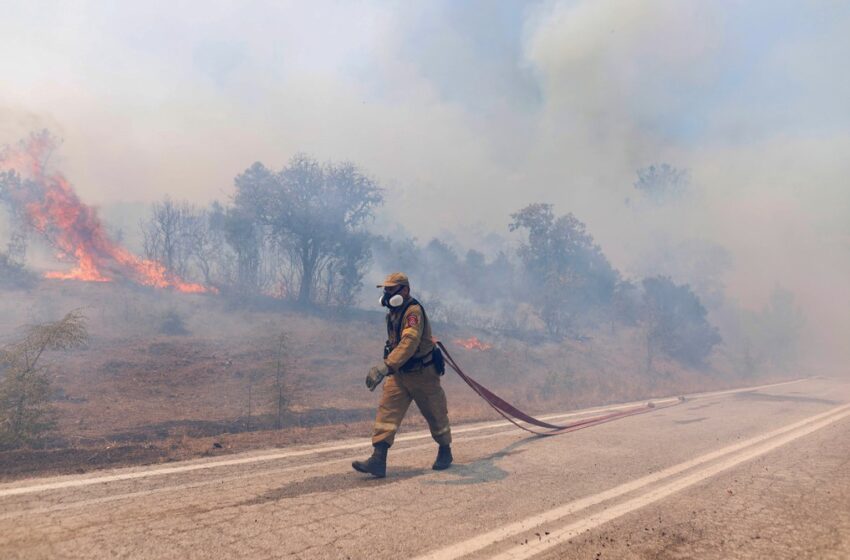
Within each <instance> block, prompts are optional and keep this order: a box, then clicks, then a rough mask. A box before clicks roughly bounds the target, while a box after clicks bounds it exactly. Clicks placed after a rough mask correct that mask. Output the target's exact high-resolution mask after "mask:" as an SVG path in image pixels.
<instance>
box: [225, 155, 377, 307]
mask: <svg viewBox="0 0 850 560" xmlns="http://www.w3.org/2000/svg"><path fill="white" fill-rule="evenodd" d="M235 184H236V196H235V198H234V203H235V205H236V207H237V208H238V209H242V210H244V211H245V212H246V213H247V214H249V215H251V216H252V217H253V218H254V219H255V220H256V221H257V223H258V224H260V225H262V226H265V227H267V228H268V229H269V231H270V234H271V235H272V236H273V237H274V239H275V242H276V243H277V244H278V245H279V246H280V247H284V248H286V250H287V251H288V253H289V255H290V260H291V262H292V263H293V264H294V266H295V267H296V268H297V270H298V275H299V277H300V284H299V289H298V301H299V302H300V303H302V304H309V303H313V302H314V299H315V296H316V293H317V288H319V287H320V286H322V285H324V286H325V292H324V294H327V293H328V292H333V293H334V294H335V295H334V296H333V297H334V298H335V299H338V300H350V299H351V298H350V292H351V290H352V289H354V288H356V287H357V286H358V285H359V281H360V278H362V275H363V273H364V269H365V264H366V262H368V257H369V250H370V244H369V243H366V242H364V241H363V236H364V235H365V231H364V225H365V224H366V222H367V221H368V220H370V219H371V218H372V217H373V215H374V211H375V209H376V208H377V207H378V206H380V205H381V204H382V203H383V194H382V191H381V189H380V188H379V187H378V186H377V184H376V183H375V182H374V181H373V180H372V179H370V178H369V177H367V176H366V175H365V174H364V173H363V172H362V171H361V170H360V169H358V168H357V167H356V166H355V165H354V164H351V163H340V164H335V163H326V164H320V163H319V162H317V161H316V160H314V159H311V158H309V157H307V156H306V155H297V156H295V157H294V158H292V160H290V162H289V164H287V165H286V166H285V167H284V168H283V169H281V170H280V171H277V172H274V171H272V170H270V169H268V168H266V167H265V166H264V165H263V164H261V163H259V162H258V163H255V164H254V165H252V166H251V167H250V168H248V169H247V170H246V171H245V172H244V173H242V174H241V175H239V176H238V177H237V178H236V181H235ZM320 293H321V292H320Z"/></svg>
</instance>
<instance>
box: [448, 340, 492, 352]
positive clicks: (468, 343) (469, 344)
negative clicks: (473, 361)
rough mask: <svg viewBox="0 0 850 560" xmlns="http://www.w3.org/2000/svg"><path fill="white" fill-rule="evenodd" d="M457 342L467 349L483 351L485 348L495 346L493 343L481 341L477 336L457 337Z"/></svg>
mask: <svg viewBox="0 0 850 560" xmlns="http://www.w3.org/2000/svg"><path fill="white" fill-rule="evenodd" d="M455 344H457V345H459V346H462V347H464V348H466V349H467V350H480V351H482V352H483V351H485V350H489V349H490V348H492V347H493V345H492V344H489V343H487V342H481V341H480V340H478V337H477V336H473V337H470V338H467V339H462V338H456V339H455Z"/></svg>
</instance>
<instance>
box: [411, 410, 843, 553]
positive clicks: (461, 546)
mask: <svg viewBox="0 0 850 560" xmlns="http://www.w3.org/2000/svg"><path fill="white" fill-rule="evenodd" d="M847 409H850V405H842V406H839V407H836V408H833V409H832V410H829V411H827V412H823V413H821V414H817V415H815V416H810V417H809V418H805V419H803V420H800V421H799V422H795V423H793V424H789V425H787V426H784V427H782V428H779V429H776V430H773V431H770V432H768V433H766V434H762V435H759V436H756V437H753V438H750V439H748V440H745V441H742V442H740V443H736V444H733V445H729V446H727V447H724V448H722V449H719V450H717V451H712V452H710V453H707V454H705V455H702V456H700V457H697V458H695V459H690V460H688V461H685V462H683V463H680V464H678V465H674V466H672V467H668V468H666V469H664V470H661V471H659V472H657V473H654V474H650V475H647V476H644V477H641V478H638V479H636V480H633V481H631V482H626V483H624V484H621V485H619V486H615V487H614V488H611V489H609V490H606V491H604V492H600V493H599V494H595V495H592V496H587V497H585V498H581V499H578V500H575V501H572V502H569V503H567V504H564V505H562V506H559V507H557V508H554V509H551V510H549V511H546V512H543V513H540V514H537V515H534V516H531V517H529V518H527V519H523V520H521V521H517V522H514V523H510V524H508V525H504V526H502V527H499V528H497V529H494V530H492V531H488V532H487V533H484V534H481V535H478V536H476V537H473V538H471V539H467V540H465V541H461V542H459V543H455V544H453V545H450V546H447V547H445V548H442V549H438V550H434V551H432V552H429V553H427V554H425V555H422V556H419V557H417V558H416V559H415V560H426V559H427V560H450V559H455V558H460V557H462V556H466V555H467V554H471V553H473V552H476V551H478V550H481V549H483V548H486V547H487V546H490V545H491V544H493V543H495V542H498V541H501V540H504V539H506V538H508V537H512V536H515V535H517V534H520V533H524V532H526V531H528V530H529V529H532V528H534V527H537V526H539V525H543V524H546V523H552V522H554V521H558V520H559V519H562V518H564V517H566V516H569V515H572V514H574V513H577V512H579V511H581V510H584V509H586V508H588V507H591V506H594V505H596V504H600V503H602V502H605V501H607V500H611V499H613V498H617V497H620V496H623V495H625V494H627V493H629V492H633V491H635V490H639V489H641V488H644V487H646V486H648V485H650V484H653V483H655V482H659V481H661V480H663V479H665V478H669V477H671V476H674V475H677V474H680V473H682V472H684V471H686V470H688V469H692V468H694V467H697V466H700V465H703V464H705V463H708V462H710V461H714V460H716V459H719V458H721V457H724V456H726V455H729V454H730V453H736V452H738V451H741V450H744V449H746V448H748V447H751V446H754V445H758V444H760V443H762V442H763V441H765V440H768V439H771V438H774V437H777V436H780V435H783V434H787V433H788V432H791V431H793V430H796V429H798V428H801V427H803V426H806V425H808V424H810V423H812V422H817V421H819V420H822V419H824V418H827V417H830V416H832V415H835V414H839V413H841V412H842V411H847ZM848 413H850V411H848Z"/></svg>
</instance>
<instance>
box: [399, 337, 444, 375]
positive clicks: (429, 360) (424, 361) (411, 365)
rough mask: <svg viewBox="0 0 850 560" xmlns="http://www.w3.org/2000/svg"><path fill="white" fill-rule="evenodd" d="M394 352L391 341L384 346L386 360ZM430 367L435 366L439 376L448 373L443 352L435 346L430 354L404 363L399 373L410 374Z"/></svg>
mask: <svg viewBox="0 0 850 560" xmlns="http://www.w3.org/2000/svg"><path fill="white" fill-rule="evenodd" d="M392 351H393V348H392V346H391V345H390V343H389V341H387V343H386V344H385V345H384V359H387V356H389V355H390V352H392ZM430 365H433V366H434V367H435V368H436V370H437V375H443V374H444V373H446V359H445V357H444V356H443V352H442V351H441V350H440V349H439V348H438V347H436V346H434V349H433V350H431V353H430V354H426V355H425V356H419V357H416V356H414V357H412V358H410V359H409V360H407V361H406V362H404V365H403V366H401V367H400V368H399V371H401V372H404V373H410V372H412V371H416V370H420V369H424V368H426V367H428V366H430Z"/></svg>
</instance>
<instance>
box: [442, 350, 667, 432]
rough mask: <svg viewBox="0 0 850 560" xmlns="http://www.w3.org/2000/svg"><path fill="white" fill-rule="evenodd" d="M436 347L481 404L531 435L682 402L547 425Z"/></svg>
mask: <svg viewBox="0 0 850 560" xmlns="http://www.w3.org/2000/svg"><path fill="white" fill-rule="evenodd" d="M435 342H436V343H437V346H438V347H439V348H440V350H442V352H443V356H444V357H445V360H446V364H448V365H449V367H451V368H452V369H453V370H454V372H455V373H457V374H458V376H460V378H461V379H463V380H464V381H465V382H466V384H467V385H469V386H470V388H472V390H473V391H475V392H476V393H477V394H478V396H479V397H481V398H482V399H484V402H486V403H487V404H489V405H490V406H491V407H492V408H493V409H494V410H495V411H496V412H498V413H499V414H500V415H501V416H502V417H503V418H504V419H505V420H507V421H508V422H510V423H511V424H513V425H514V426H516V427H517V428H520V429H522V430H525V431H527V432H531V433H532V434H537V435H539V436H556V435H560V434H565V433H567V432H574V431H576V430H581V429H583V428H589V427H591V426H598V425H599V424H604V423H606V422H611V421H613V420H618V419H620V418H625V417H627V416H636V415H638V414H646V413H647V412H652V411H654V410H659V409H662V408H669V407H671V406H675V405H677V404H679V403H680V402H682V400H683V399H681V398H680V399H679V400H678V401H673V402H671V403H669V404H663V405H657V404H655V403H652V402H648V403H647V404H645V405H640V406H635V407H632V408H627V409H624V410H619V411H617V412H610V413H608V414H602V415H599V416H592V417H590V418H584V419H581V420H578V421H576V422H573V423H570V424H563V425H558V424H550V423H548V422H544V421H543V420H538V419H537V418H534V417H533V416H530V415H529V414H526V413H525V412H523V411H521V410H520V409H518V408H517V407H515V406H514V405H512V404H510V403H509V402H507V401H506V400H504V399H503V398H501V397H500V396H498V395H496V394H495V393H493V392H492V391H490V390H489V389H488V388H487V387H485V386H483V385H482V384H480V383H478V382H477V381H475V380H474V379H472V378H471V377H470V376H469V375H467V374H466V373H464V372H463V370H462V369H461V367H460V366H459V365H458V364H457V362H456V361H455V360H454V358H452V355H451V354H450V353H449V351H448V349H446V346H445V345H444V344H443V343H442V342H440V341H439V340H437V341H435ZM520 422H525V424H530V425H531V426H536V428H533V427H529V426H527V425H525V424H521V423H520Z"/></svg>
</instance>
